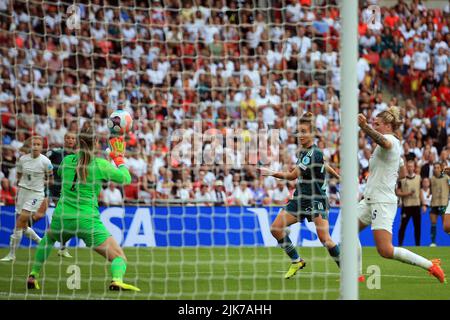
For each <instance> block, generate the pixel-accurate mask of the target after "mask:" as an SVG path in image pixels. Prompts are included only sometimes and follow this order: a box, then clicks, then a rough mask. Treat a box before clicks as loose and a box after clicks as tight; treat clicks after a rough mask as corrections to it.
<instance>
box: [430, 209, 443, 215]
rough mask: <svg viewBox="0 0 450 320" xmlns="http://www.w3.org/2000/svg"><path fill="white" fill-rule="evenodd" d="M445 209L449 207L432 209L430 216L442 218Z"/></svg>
mask: <svg viewBox="0 0 450 320" xmlns="http://www.w3.org/2000/svg"><path fill="white" fill-rule="evenodd" d="M445 209H447V207H431V210H430V214H431V213H432V214H435V215H438V216H442V215H443V214H444V213H445Z"/></svg>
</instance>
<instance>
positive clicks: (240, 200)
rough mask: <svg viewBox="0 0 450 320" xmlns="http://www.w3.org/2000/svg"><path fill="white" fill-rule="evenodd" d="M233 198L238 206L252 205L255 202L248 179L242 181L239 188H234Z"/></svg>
mask: <svg viewBox="0 0 450 320" xmlns="http://www.w3.org/2000/svg"><path fill="white" fill-rule="evenodd" d="M233 198H234V202H235V204H236V205H237V206H250V205H253V204H255V199H254V198H253V192H252V191H251V190H250V188H249V187H248V184H247V181H241V183H240V186H239V188H236V189H235V190H234V193H233Z"/></svg>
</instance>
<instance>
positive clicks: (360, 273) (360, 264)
mask: <svg viewBox="0 0 450 320" xmlns="http://www.w3.org/2000/svg"><path fill="white" fill-rule="evenodd" d="M357 246H358V273H359V275H362V274H363V272H362V247H361V242H360V241H359V239H358V242H357Z"/></svg>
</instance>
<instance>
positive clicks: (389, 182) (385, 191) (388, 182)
mask: <svg viewBox="0 0 450 320" xmlns="http://www.w3.org/2000/svg"><path fill="white" fill-rule="evenodd" d="M384 137H385V138H386V139H387V140H389V141H390V142H391V143H392V148H391V149H385V148H382V147H380V146H377V147H376V148H375V152H374V153H373V154H372V156H371V157H370V160H369V179H368V181H367V186H366V189H365V192H364V199H365V200H366V202H367V203H374V202H383V203H397V195H396V194H395V187H396V184H397V178H398V170H399V167H400V165H401V157H400V152H401V149H402V148H401V145H400V141H399V140H398V139H397V138H396V137H395V136H393V135H392V134H385V135H384Z"/></svg>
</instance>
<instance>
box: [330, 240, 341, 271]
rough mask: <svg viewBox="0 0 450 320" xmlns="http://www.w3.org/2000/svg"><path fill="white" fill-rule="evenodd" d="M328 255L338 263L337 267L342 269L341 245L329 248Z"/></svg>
mask: <svg viewBox="0 0 450 320" xmlns="http://www.w3.org/2000/svg"><path fill="white" fill-rule="evenodd" d="M328 253H329V254H330V256H331V257H332V258H333V260H334V262H336V264H337V266H338V267H339V268H340V267H341V265H340V258H339V255H340V253H341V250H340V248H339V245H338V244H337V245H335V246H334V247H333V248H328Z"/></svg>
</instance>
